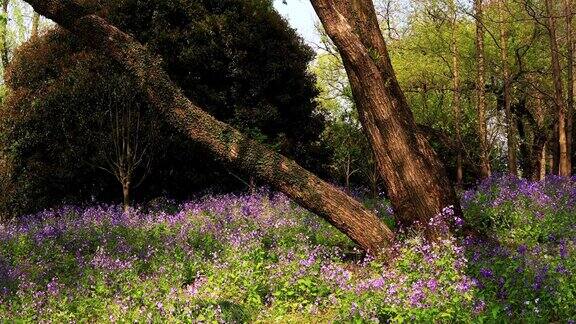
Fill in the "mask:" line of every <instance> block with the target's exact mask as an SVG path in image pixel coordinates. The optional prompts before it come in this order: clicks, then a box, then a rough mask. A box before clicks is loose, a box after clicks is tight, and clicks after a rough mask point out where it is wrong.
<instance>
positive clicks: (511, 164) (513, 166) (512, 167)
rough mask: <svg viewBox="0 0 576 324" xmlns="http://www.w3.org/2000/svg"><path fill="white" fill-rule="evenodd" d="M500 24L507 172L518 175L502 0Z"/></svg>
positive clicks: (505, 24) (506, 30)
mask: <svg viewBox="0 0 576 324" xmlns="http://www.w3.org/2000/svg"><path fill="white" fill-rule="evenodd" d="M499 5H500V12H501V20H502V22H501V26H500V57H501V60H502V80H503V82H504V98H503V99H504V111H505V115H506V138H507V142H508V143H507V144H508V145H507V146H508V172H509V173H510V174H512V175H514V176H517V175H518V166H517V158H516V150H517V144H516V121H515V118H514V115H513V113H512V103H511V99H512V98H511V96H510V88H511V84H510V67H509V65H508V26H507V20H506V8H505V3H504V0H500V2H499Z"/></svg>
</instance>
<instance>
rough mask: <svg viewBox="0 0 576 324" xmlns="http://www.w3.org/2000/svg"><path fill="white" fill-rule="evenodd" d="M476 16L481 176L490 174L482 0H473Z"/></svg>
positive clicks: (477, 99)
mask: <svg viewBox="0 0 576 324" xmlns="http://www.w3.org/2000/svg"><path fill="white" fill-rule="evenodd" d="M474 14H475V16H476V109H477V114H478V121H477V123H478V136H479V137H480V173H481V176H482V178H487V177H489V176H490V174H491V168H490V154H489V147H488V129H487V124H486V122H487V120H486V66H485V65H486V63H485V59H484V10H483V4H482V0H474Z"/></svg>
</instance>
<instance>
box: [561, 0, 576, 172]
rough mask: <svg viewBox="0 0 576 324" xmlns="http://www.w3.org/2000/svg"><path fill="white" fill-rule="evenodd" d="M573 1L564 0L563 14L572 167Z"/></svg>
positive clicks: (573, 95)
mask: <svg viewBox="0 0 576 324" xmlns="http://www.w3.org/2000/svg"><path fill="white" fill-rule="evenodd" d="M573 7H574V1H573V0H564V15H565V16H566V52H567V53H566V55H567V68H566V74H567V75H568V78H567V79H568V80H567V82H568V84H567V88H568V93H567V101H566V140H567V146H568V148H567V149H568V156H569V157H570V167H572V152H573V150H574V147H573V142H574V138H573V135H572V128H573V127H572V124H573V120H574V97H575V96H576V92H574V90H575V89H574V82H575V80H574V33H573V29H572V23H573V20H574V8H573Z"/></svg>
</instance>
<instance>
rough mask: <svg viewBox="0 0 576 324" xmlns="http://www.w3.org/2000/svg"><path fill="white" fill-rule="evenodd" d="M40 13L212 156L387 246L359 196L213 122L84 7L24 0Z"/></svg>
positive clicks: (378, 248) (373, 249)
mask: <svg viewBox="0 0 576 324" xmlns="http://www.w3.org/2000/svg"><path fill="white" fill-rule="evenodd" d="M26 1H27V2H28V3H29V4H31V5H32V6H33V7H34V9H35V10H36V11H37V12H39V13H40V14H42V15H43V16H45V17H47V18H50V19H52V20H54V21H55V22H57V23H58V24H60V25H61V26H63V27H65V28H67V29H68V30H70V31H71V32H72V33H74V34H75V35H77V36H78V37H79V38H80V39H82V40H84V41H85V42H87V43H88V44H91V45H94V46H97V47H98V48H99V49H101V50H102V51H104V52H105V53H107V54H108V55H110V56H111V57H112V58H113V59H115V60H116V61H118V62H119V63H120V64H123V66H125V67H126V69H127V70H128V71H129V72H130V73H131V74H132V75H133V76H134V77H135V79H136V80H137V82H138V84H139V86H140V87H141V88H142V90H143V91H144V92H145V93H146V94H147V96H148V100H149V102H150V104H151V105H152V106H154V107H155V108H156V109H158V110H159V111H160V112H161V113H162V114H163V115H164V116H165V117H166V118H167V120H168V121H169V123H170V124H172V125H173V126H175V127H176V128H177V129H179V130H180V131H182V132H185V133H186V134H187V135H188V137H189V138H190V139H191V140H193V141H195V142H197V143H199V144H201V145H202V146H204V147H205V148H206V149H208V150H209V151H210V152H211V153H212V154H213V155H214V156H215V157H216V158H217V159H219V160H221V161H222V162H223V163H226V164H227V165H231V166H233V167H236V168H238V169H240V170H242V171H244V172H246V173H249V174H254V175H257V176H258V177H260V178H262V179H263V180H265V181H267V182H268V183H270V184H271V185H272V186H274V187H275V188H277V189H278V190H280V191H282V192H284V193H285V194H287V195H288V196H289V197H291V198H292V199H293V200H294V201H296V202H297V203H299V204H300V205H302V206H303V207H305V208H307V209H309V210H311V211H312V212H314V213H316V214H318V215H319V216H321V217H324V218H325V219H326V220H327V221H328V222H330V223H331V224H332V225H334V226H335V227H336V228H338V229H339V230H341V231H342V232H343V233H345V234H346V235H348V237H350V238H351V239H352V240H353V241H354V242H356V243H357V244H358V245H359V246H360V247H362V248H363V249H364V250H365V251H367V252H368V253H372V254H377V253H380V252H382V251H383V249H385V248H386V247H388V246H389V245H390V243H391V241H392V240H393V237H394V235H393V233H392V232H391V231H390V230H389V229H388V228H387V227H386V226H385V225H384V224H383V223H382V222H381V221H380V220H379V219H378V218H377V217H376V216H375V214H374V213H372V212H371V211H369V210H367V209H366V208H365V207H363V206H362V204H360V203H359V202H357V201H356V200H354V199H353V198H351V197H349V196H347V195H346V194H344V193H343V192H342V191H340V190H338V189H336V188H335V187H333V186H331V185H329V184H328V183H326V182H324V181H322V180H321V179H319V178H318V177H316V176H314V175H313V174H312V173H310V172H308V171H306V170H305V169H303V168H302V167H300V166H299V165H298V164H296V162H294V161H292V160H290V159H288V158H286V157H284V156H282V155H280V154H277V153H276V152H274V151H273V150H270V149H268V148H267V147H265V146H263V145H261V144H260V143H258V142H256V141H254V140H251V139H249V138H247V137H246V136H244V135H243V134H241V133H240V132H238V131H237V130H236V129H234V128H232V127H231V126H229V125H227V124H225V123H222V122H219V121H217V120H216V119H214V118H213V117H212V116H210V115H209V114H207V113H206V112H204V111H203V110H202V109H200V108H199V107H198V106H196V105H195V104H193V103H192V102H191V101H190V100H189V99H188V98H186V97H185V96H184V95H183V93H182V91H181V90H180V89H179V88H178V87H177V86H176V85H175V84H174V83H173V82H172V81H171V80H170V78H169V76H168V75H167V73H166V72H165V71H164V70H163V69H162V67H161V60H160V59H159V58H157V57H156V56H154V55H152V54H151V53H150V52H149V51H148V50H147V49H146V48H145V47H144V46H143V45H141V44H140V43H139V42H138V41H136V40H135V39H134V38H132V37H131V36H129V35H127V34H126V33H124V32H122V31H121V30H119V29H117V28H116V27H114V26H112V25H111V24H110V23H108V22H107V21H106V20H105V19H102V18H101V17H98V16H96V15H93V14H90V13H89V12H87V11H86V10H85V9H84V8H83V7H82V6H81V5H79V4H77V3H76V1H75V0H48V1H47V0H26Z"/></svg>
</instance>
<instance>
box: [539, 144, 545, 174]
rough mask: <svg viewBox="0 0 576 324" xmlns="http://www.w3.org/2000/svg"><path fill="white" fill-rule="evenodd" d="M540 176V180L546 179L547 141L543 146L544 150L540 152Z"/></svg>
mask: <svg viewBox="0 0 576 324" xmlns="http://www.w3.org/2000/svg"><path fill="white" fill-rule="evenodd" d="M539 168H540V176H539V177H538V180H540V181H542V180H544V179H546V143H544V145H543V146H542V152H541V153H540V165H539Z"/></svg>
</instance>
